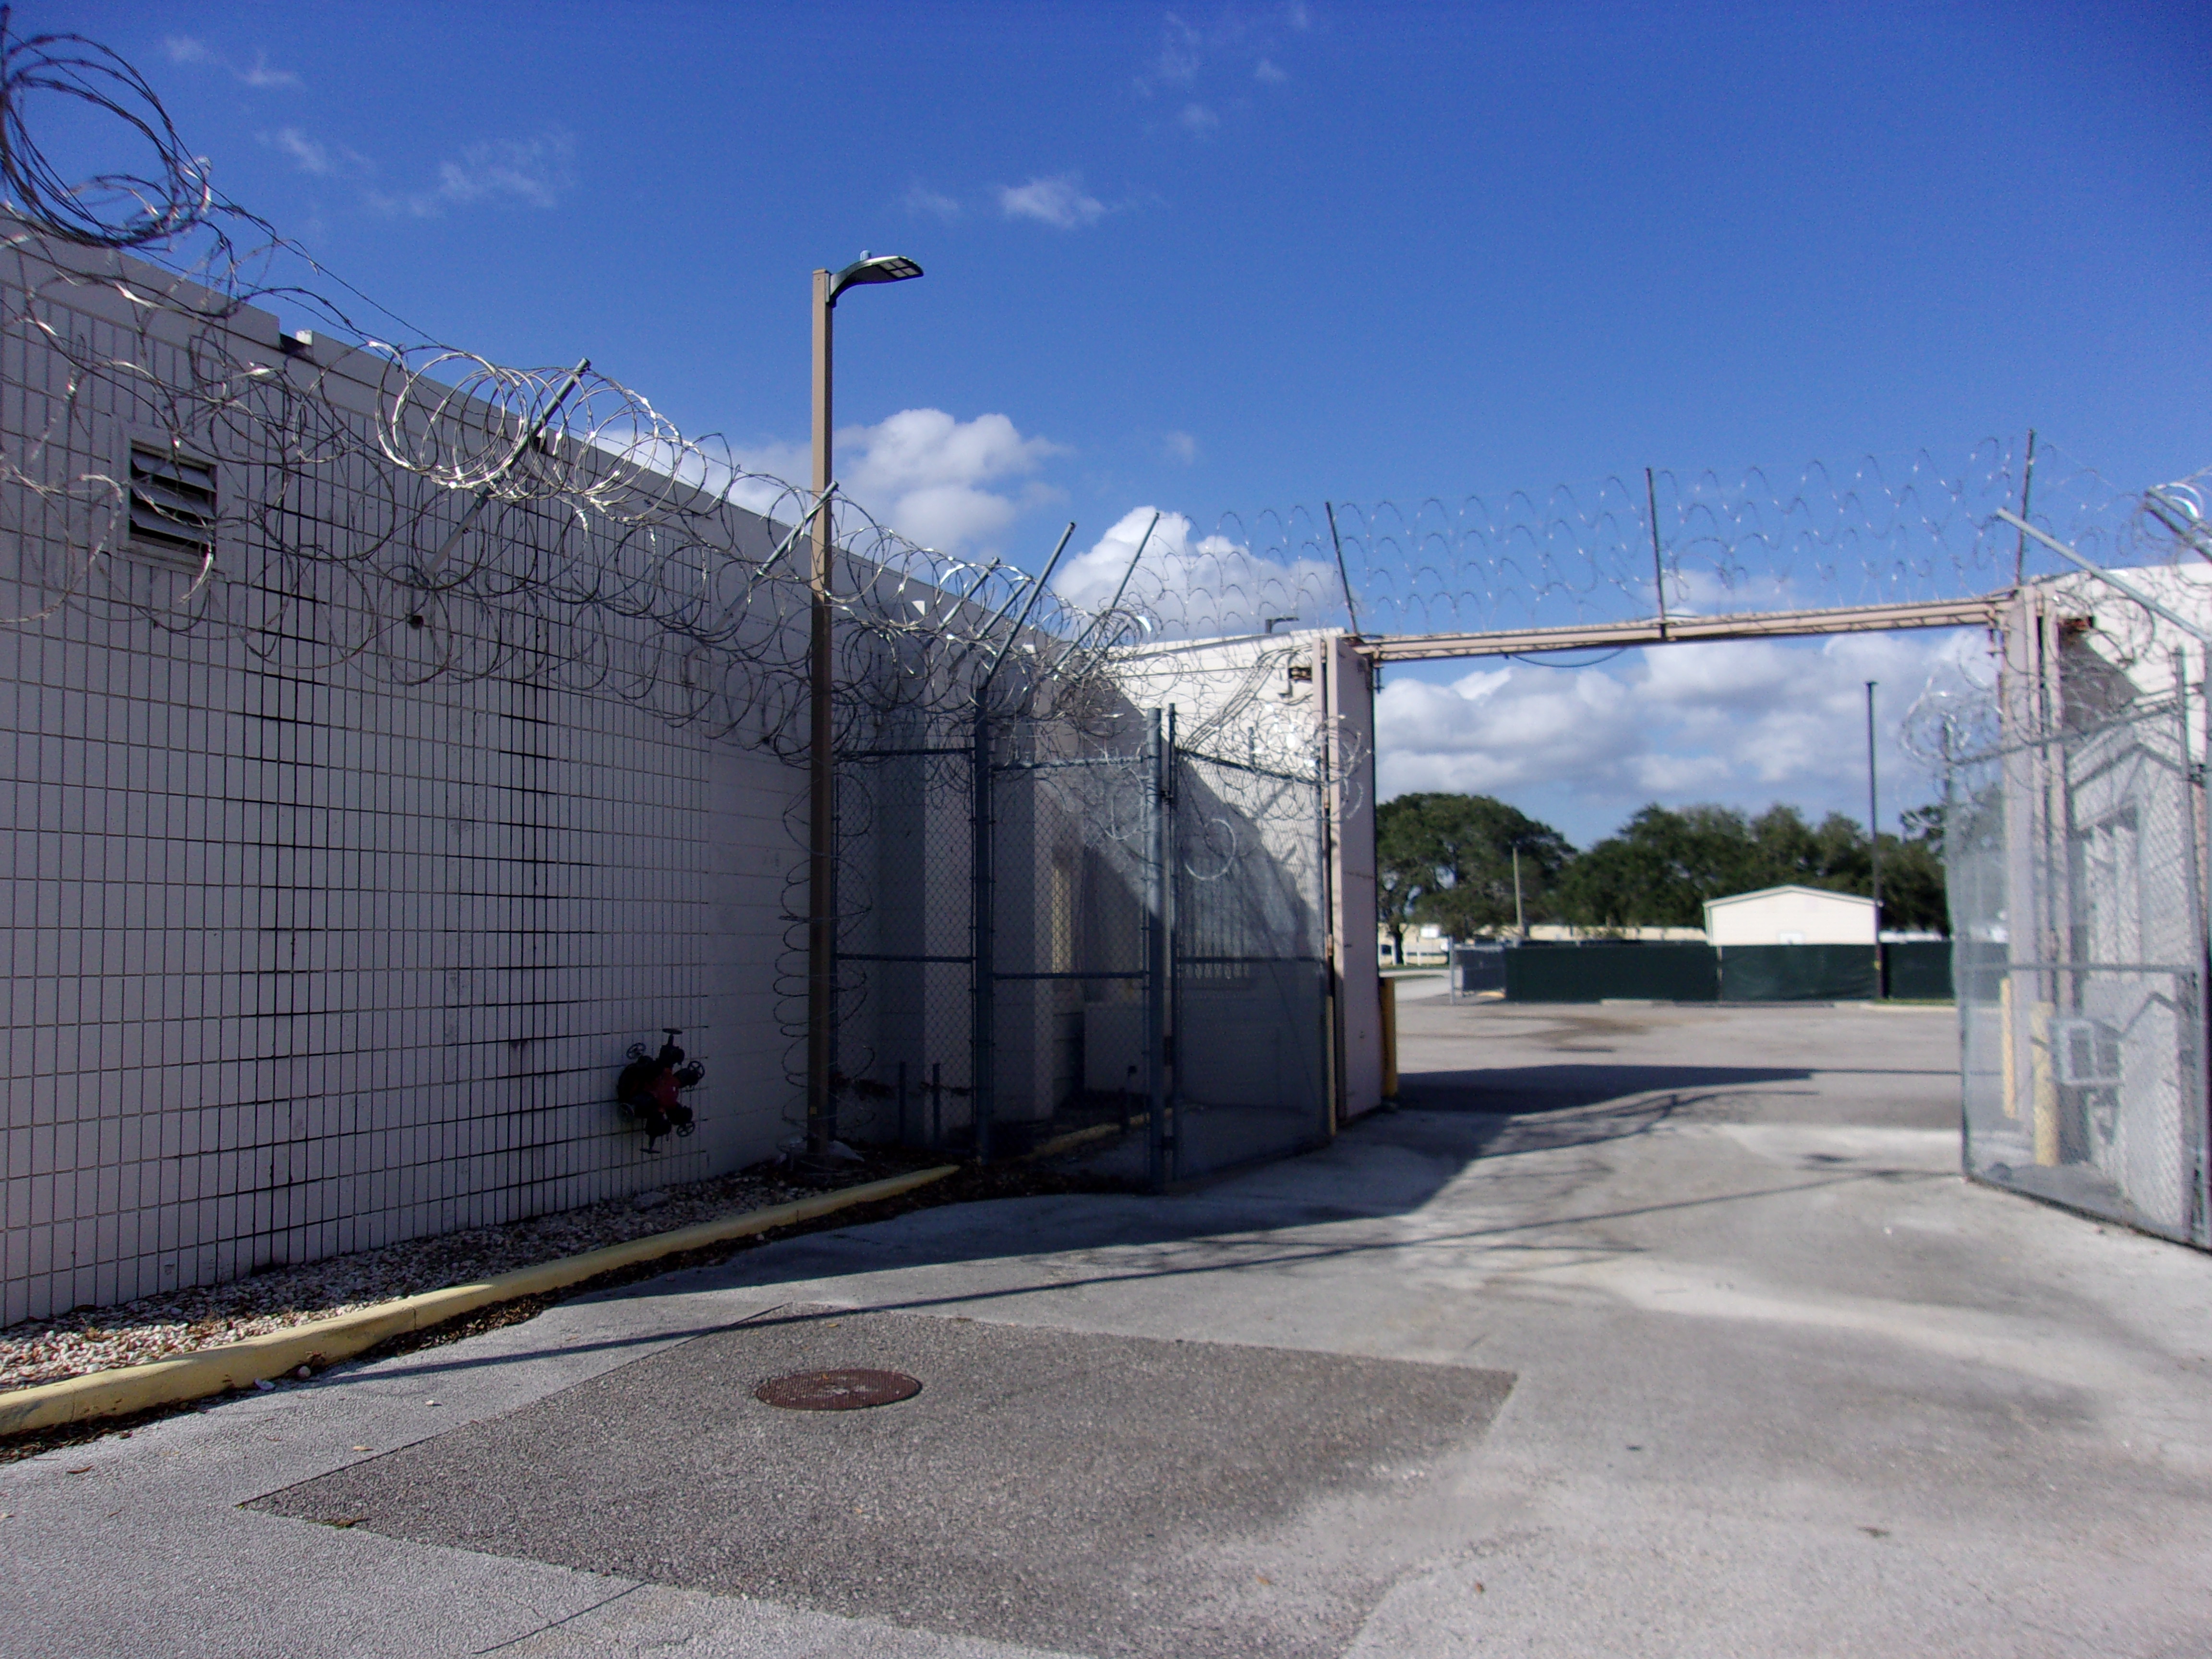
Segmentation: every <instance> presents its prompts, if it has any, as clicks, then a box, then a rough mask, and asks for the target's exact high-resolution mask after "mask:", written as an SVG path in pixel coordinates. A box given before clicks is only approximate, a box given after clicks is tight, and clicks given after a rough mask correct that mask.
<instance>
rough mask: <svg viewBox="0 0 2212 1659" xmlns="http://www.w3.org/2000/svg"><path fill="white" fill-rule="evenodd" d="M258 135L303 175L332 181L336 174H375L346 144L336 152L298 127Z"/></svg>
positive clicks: (365, 157) (358, 154)
mask: <svg viewBox="0 0 2212 1659" xmlns="http://www.w3.org/2000/svg"><path fill="white" fill-rule="evenodd" d="M255 136H256V137H258V138H259V139H260V141H261V142H262V143H264V144H267V145H269V146H270V148H271V149H276V150H278V151H281V152H282V153H283V155H285V156H287V157H288V158H289V160H290V161H291V163H292V165H293V166H294V167H297V168H299V170H300V171H301V172H302V173H309V174H312V175H313V176H314V177H316V178H319V179H321V178H329V177H330V176H331V175H332V174H335V173H347V174H355V175H358V174H363V173H371V172H374V168H373V167H371V166H370V165H369V161H368V157H367V156H365V155H362V154H360V153H359V152H358V151H356V150H351V149H347V148H346V147H345V146H344V145H343V144H341V145H339V146H338V147H337V149H331V146H330V145H328V144H325V143H323V142H322V141H321V140H320V139H319V138H314V137H310V136H309V135H308V134H307V133H306V132H304V131H301V129H300V128H298V127H279V128H277V129H276V131H274V132H264V133H258V134H257V135H255Z"/></svg>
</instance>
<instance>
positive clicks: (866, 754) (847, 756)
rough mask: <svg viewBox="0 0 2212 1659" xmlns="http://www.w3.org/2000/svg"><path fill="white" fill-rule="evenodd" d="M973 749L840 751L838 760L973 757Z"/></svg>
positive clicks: (965, 747) (968, 747)
mask: <svg viewBox="0 0 2212 1659" xmlns="http://www.w3.org/2000/svg"><path fill="white" fill-rule="evenodd" d="M974 753H975V747H974V745H972V744H964V743H963V744H957V746H955V747H953V748H951V749H841V750H838V751H837V758H838V759H839V760H896V759H897V758H899V757H901V756H904V755H973V754H974Z"/></svg>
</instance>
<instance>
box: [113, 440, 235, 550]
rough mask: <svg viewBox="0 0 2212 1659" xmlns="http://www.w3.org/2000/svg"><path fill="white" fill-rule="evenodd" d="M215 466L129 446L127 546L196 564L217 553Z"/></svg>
mask: <svg viewBox="0 0 2212 1659" xmlns="http://www.w3.org/2000/svg"><path fill="white" fill-rule="evenodd" d="M215 517H216V495H215V468H214V467H212V466H210V465H208V464H207V463H206V462H204V461H195V460H192V459H189V458H187V457H185V456H183V455H179V454H178V453H176V452H175V451H174V450H173V449H169V448H167V447H163V446H161V445H158V444H145V443H133V444H132V445H131V545H132V546H133V547H137V548H143V549H144V550H147V551H149V552H153V553H157V554H160V555H161V556H165V557H167V558H172V559H183V560H190V561H191V562H193V563H195V564H197V563H198V562H201V561H202V560H204V559H205V558H207V557H208V556H210V554H212V553H213V552H214V551H215Z"/></svg>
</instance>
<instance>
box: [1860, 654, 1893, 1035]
mask: <svg viewBox="0 0 2212 1659" xmlns="http://www.w3.org/2000/svg"><path fill="white" fill-rule="evenodd" d="M1876 684H1879V682H1877V681H1875V680H1869V681H1868V682H1867V683H1866V702H1867V855H1868V857H1869V859H1870V860H1872V861H1873V865H1874V985H1875V995H1876V996H1877V997H1886V996H1887V995H1888V994H1889V975H1887V974H1886V973H1884V972H1883V971H1882V955H1881V806H1880V804H1879V799H1878V797H1877V796H1876V793H1875V747H1874V689H1875V685H1876Z"/></svg>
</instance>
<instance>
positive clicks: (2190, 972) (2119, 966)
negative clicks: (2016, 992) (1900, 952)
mask: <svg viewBox="0 0 2212 1659" xmlns="http://www.w3.org/2000/svg"><path fill="white" fill-rule="evenodd" d="M1968 965H1969V967H1971V966H1972V964H1971V963H1970V964H1968ZM2003 967H2004V971H2005V972H2006V973H2008V974H2177V975H2181V976H2182V977H2184V978H2186V979H2194V978H2196V977H2197V973H2198V972H2199V969H2197V968H2193V967H2185V966H2184V965H2182V964H2181V963H2172V962H2008V963H2004V964H2003Z"/></svg>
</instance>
